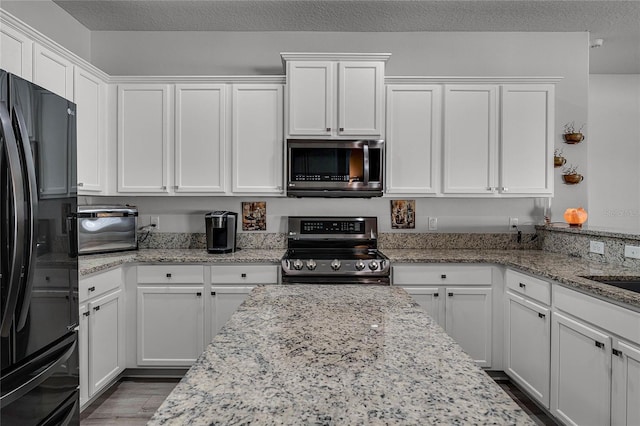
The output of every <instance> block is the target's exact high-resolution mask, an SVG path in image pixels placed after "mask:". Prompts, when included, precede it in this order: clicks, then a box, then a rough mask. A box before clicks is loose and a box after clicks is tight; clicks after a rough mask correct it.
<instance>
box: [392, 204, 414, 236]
mask: <svg viewBox="0 0 640 426" xmlns="http://www.w3.org/2000/svg"><path fill="white" fill-rule="evenodd" d="M415 227H416V200H391V228H393V229H414V228H415Z"/></svg>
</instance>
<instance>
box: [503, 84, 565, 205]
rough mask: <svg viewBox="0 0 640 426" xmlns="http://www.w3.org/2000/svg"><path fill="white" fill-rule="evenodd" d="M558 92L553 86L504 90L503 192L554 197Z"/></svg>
mask: <svg viewBox="0 0 640 426" xmlns="http://www.w3.org/2000/svg"><path fill="white" fill-rule="evenodd" d="M554 92H555V91H554V86H553V85H551V84H520V85H503V86H502V88H501V107H502V114H501V132H500V133H501V143H500V188H501V191H502V192H505V193H512V192H513V193H519V194H525V193H526V194H528V193H531V194H552V193H553V161H552V158H553V125H554V115H555V101H554V99H555V95H554Z"/></svg>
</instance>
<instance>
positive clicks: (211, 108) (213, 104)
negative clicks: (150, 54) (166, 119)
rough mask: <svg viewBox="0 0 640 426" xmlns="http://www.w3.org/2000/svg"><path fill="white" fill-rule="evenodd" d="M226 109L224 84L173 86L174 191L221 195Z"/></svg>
mask: <svg viewBox="0 0 640 426" xmlns="http://www.w3.org/2000/svg"><path fill="white" fill-rule="evenodd" d="M226 108H227V105H226V85H224V84H177V85H176V106H175V132H176V136H175V159H174V161H175V191H176V192H207V193H223V192H225V190H226V184H225V176H226V167H225V166H226V164H227V155H226V152H227V146H226V145H227V129H226Z"/></svg>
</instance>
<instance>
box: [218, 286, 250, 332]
mask: <svg viewBox="0 0 640 426" xmlns="http://www.w3.org/2000/svg"><path fill="white" fill-rule="evenodd" d="M254 287H255V286H238V285H236V286H213V287H211V315H210V320H211V324H210V325H211V336H210V337H211V339H213V337H215V335H216V334H218V332H219V331H220V329H221V328H222V327H223V326H224V325H225V324H226V323H227V321H229V318H231V315H233V313H234V312H235V311H237V310H238V308H239V307H240V305H241V304H242V302H244V301H245V299H246V298H247V296H248V295H249V293H251V290H252V289H253V288H254Z"/></svg>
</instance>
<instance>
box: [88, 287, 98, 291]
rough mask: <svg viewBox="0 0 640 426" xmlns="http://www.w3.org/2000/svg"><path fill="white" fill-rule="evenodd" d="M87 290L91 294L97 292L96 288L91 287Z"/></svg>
mask: <svg viewBox="0 0 640 426" xmlns="http://www.w3.org/2000/svg"><path fill="white" fill-rule="evenodd" d="M87 290H89V292H92V291H96V287H95V286H91V287H89V288H88V289H87Z"/></svg>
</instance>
